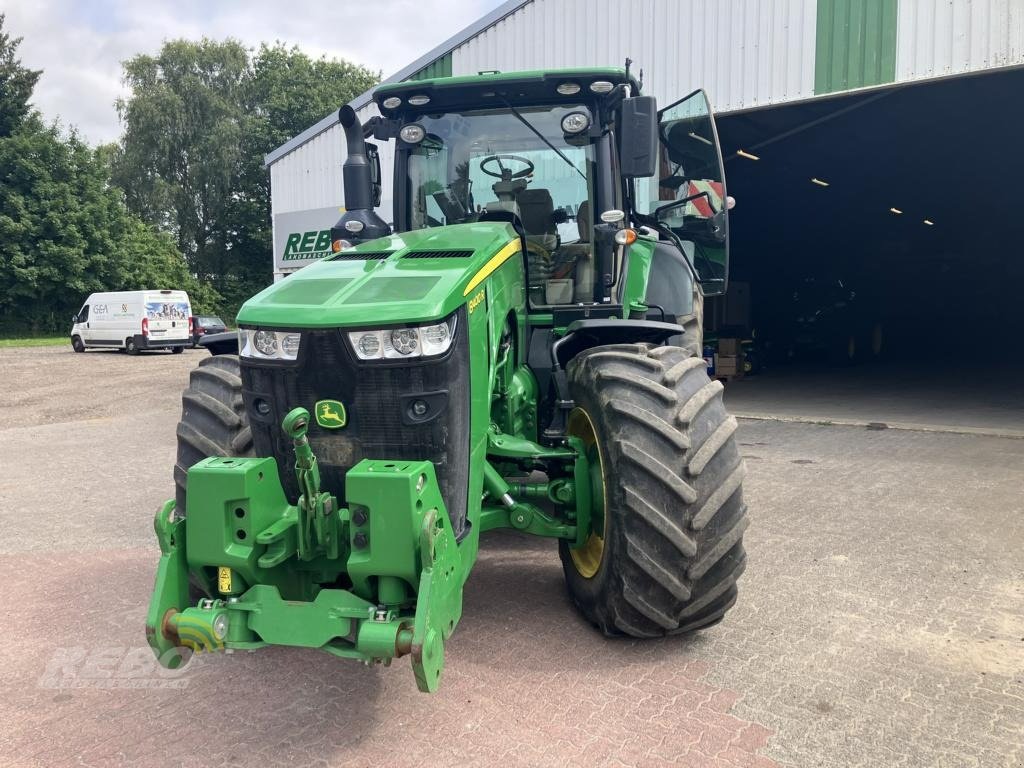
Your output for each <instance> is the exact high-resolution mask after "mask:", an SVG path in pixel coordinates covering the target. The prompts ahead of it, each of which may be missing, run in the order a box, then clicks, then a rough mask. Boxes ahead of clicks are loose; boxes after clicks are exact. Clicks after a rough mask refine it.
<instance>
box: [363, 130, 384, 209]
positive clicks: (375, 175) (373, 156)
mask: <svg viewBox="0 0 1024 768" xmlns="http://www.w3.org/2000/svg"><path fill="white" fill-rule="evenodd" d="M366 159H367V161H369V163H370V198H371V202H372V203H373V207H374V208H377V207H378V206H380V195H381V192H380V190H381V179H380V153H379V152H378V151H377V145H376V144H370V143H369V142H367V143H366Z"/></svg>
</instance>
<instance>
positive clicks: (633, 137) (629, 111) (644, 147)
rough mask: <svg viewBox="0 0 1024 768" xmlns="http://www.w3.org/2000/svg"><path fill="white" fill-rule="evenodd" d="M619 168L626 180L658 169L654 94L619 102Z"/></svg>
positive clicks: (656, 120)
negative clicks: (620, 117) (620, 118)
mask: <svg viewBox="0 0 1024 768" xmlns="http://www.w3.org/2000/svg"><path fill="white" fill-rule="evenodd" d="M619 170H620V172H621V173H622V175H623V176H624V177H626V178H627V179H646V178H648V177H650V176H653V175H654V174H655V173H657V172H658V103H657V100H656V99H655V98H654V97H653V96H635V97H634V98H631V99H623V101H622V122H621V126H620V128H619Z"/></svg>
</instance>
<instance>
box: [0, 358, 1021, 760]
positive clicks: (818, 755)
mask: <svg viewBox="0 0 1024 768" xmlns="http://www.w3.org/2000/svg"><path fill="white" fill-rule="evenodd" d="M201 354H202V353H200V352H187V353H186V354H185V355H182V356H177V357H171V356H160V357H157V356H148V357H142V358H129V357H126V356H121V355H114V354H103V353H97V354H92V353H90V354H87V355H79V356H75V355H72V354H71V353H70V351H64V350H56V349H54V350H14V351H12V350H0V367H2V368H3V370H4V371H5V381H6V384H5V387H4V389H3V390H2V391H0V414H3V416H2V421H0V440H2V442H3V445H4V451H3V458H2V461H0V601H2V604H3V606H4V614H5V621H4V628H5V630H6V631H5V632H4V638H3V643H0V690H2V691H3V696H2V697H0V721H2V722H3V724H4V726H3V728H2V729H0V765H2V766H18V767H19V768H21V767H23V766H40V768H42V767H44V766H45V767H46V768H51V767H53V766H71V765H74V766H109V765H131V766H151V765H152V766H185V765H189V766H198V765H226V766H252V765H256V764H260V765H277V764H290V765H319V766H360V767H361V766H367V765H388V766H483V765H501V766H503V768H513V767H516V766H524V767H526V766H530V767H533V766H549V765H558V766H560V767H568V766H609V767H610V766H618V767H621V766H670V765H671V766H757V767H759V768H768V767H769V766H775V765H785V766H862V765H863V766H873V767H874V766H897V765H899V766H928V767H929V768H931V767H932V766H957V767H959V766H985V767H986V768H987V767H989V766H1000V767H1003V768H1019V766H1021V765H1022V763H1024V572H1022V567H1021V552H1022V551H1024V497H1022V494H1021V490H1020V489H1021V480H1022V478H1024V440H1012V439H1004V438H998V437H991V436H981V435H965V434H947V433H933V432H920V431H901V430H884V431H875V430H867V429H863V428H854V427H841V426H828V425H820V424H798V423H780V422H773V421H746V420H745V421H742V422H741V426H740V429H739V432H738V433H737V434H738V440H739V442H740V447H741V450H742V452H743V454H744V455H745V458H746V462H747V467H748V475H747V480H746V485H745V493H746V499H747V502H748V504H749V507H750V516H751V526H750V528H749V529H748V532H747V536H746V543H747V549H748V553H749V565H748V569H747V572H746V573H745V575H744V576H743V578H742V579H741V581H740V598H739V601H738V603H737V605H736V606H735V608H734V609H733V610H732V611H731V612H730V613H729V614H728V615H727V616H726V619H725V621H724V622H723V623H722V624H720V625H718V626H716V627H714V628H712V629H710V630H708V631H705V632H702V633H700V634H698V635H697V636H695V637H693V638H690V639H678V638H677V639H667V640H662V641H656V642H633V641H610V640H607V639H605V638H603V637H601V636H599V635H598V634H596V633H595V632H594V631H593V630H592V629H591V628H590V627H589V626H588V625H587V624H586V623H585V622H583V621H582V620H581V619H580V618H579V616H578V615H577V614H576V613H575V612H574V611H573V609H572V607H571V605H570V604H569V601H568V599H567V598H566V594H565V590H564V587H563V584H562V576H561V571H560V568H559V565H558V559H557V555H556V553H555V549H554V546H553V545H552V544H551V543H550V542H547V541H540V540H532V539H530V538H526V537H520V536H515V535H511V534H493V535H489V536H488V537H487V538H486V539H485V541H484V545H483V552H482V555H481V559H480V562H479V564H478V566H477V568H476V569H475V571H474V573H473V576H472V578H471V579H470V581H469V583H468V585H467V591H466V595H465V611H464V615H463V620H462V623H461V624H460V626H459V628H458V630H457V632H456V633H455V635H454V636H453V638H452V640H451V642H450V644H449V647H448V649H447V654H448V656H447V667H446V669H445V673H444V679H443V681H442V687H441V691H440V692H439V693H438V694H436V695H433V696H426V695H423V694H420V693H418V692H417V691H416V688H415V684H414V681H413V678H412V673H411V670H410V668H409V664H408V662H407V661H405V660H399V661H397V662H396V663H395V664H394V665H392V667H391V668H366V667H363V666H361V665H358V664H354V663H345V662H342V661H339V660H335V659H332V658H330V657H328V656H326V655H325V654H319V653H315V652H301V651H295V650H289V649H283V648H276V649H268V650H264V651H260V652H256V653H253V654H234V655H231V656H213V657H211V656H205V657H199V658H197V659H195V660H193V662H192V663H191V664H190V665H189V666H188V667H186V668H185V670H184V671H183V672H182V673H179V674H176V675H168V674H167V673H164V672H161V671H160V669H159V668H158V667H156V666H155V664H154V663H153V661H152V659H151V657H150V655H149V651H148V648H147V647H146V644H145V640H144V637H143V631H142V627H143V621H144V615H145V610H146V602H147V600H148V597H149V591H150V588H151V585H152V580H153V571H154V566H155V564H156V558H157V548H156V542H155V540H154V537H153V533H152V528H151V525H152V514H153V512H154V511H155V509H156V507H157V505H158V504H159V503H160V502H161V501H162V500H163V499H164V498H165V497H167V496H168V495H170V493H171V488H172V486H171V475H170V467H171V464H172V461H173V456H174V427H175V423H176V421H177V418H178V408H179V406H178V393H179V392H180V389H181V387H182V386H183V385H184V383H185V381H186V378H187V374H188V370H189V368H190V367H191V366H192V365H193V364H194V363H195V362H196V361H197V360H198V359H199V356H200V355H201ZM763 381H765V382H768V381H769V380H768V379H764V380H763ZM746 384H749V385H750V386H751V387H754V386H755V382H754V381H753V380H751V381H750V382H747V383H746ZM746 384H745V385H744V386H746ZM757 386H760V384H757ZM735 391H739V387H737V388H735Z"/></svg>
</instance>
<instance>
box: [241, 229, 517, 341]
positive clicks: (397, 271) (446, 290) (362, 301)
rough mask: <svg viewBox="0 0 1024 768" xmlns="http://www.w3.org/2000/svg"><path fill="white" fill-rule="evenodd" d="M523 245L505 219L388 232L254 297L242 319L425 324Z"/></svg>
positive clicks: (269, 323) (319, 324)
mask: <svg viewBox="0 0 1024 768" xmlns="http://www.w3.org/2000/svg"><path fill="white" fill-rule="evenodd" d="M518 251H519V237H518V235H517V234H516V232H515V230H514V229H512V227H511V226H509V225H508V224H505V223H501V222H480V223H475V224H455V225H452V226H449V227H434V228H430V229H420V230H415V231H413V232H403V233H401V234H396V235H391V236H389V237H382V238H379V239H377V240H371V241H369V242H366V243H361V244H360V245H359V246H358V247H356V248H353V249H350V250H346V251H342V252H341V253H338V254H335V255H334V256H328V257H326V258H324V259H323V260H322V261H319V262H317V263H315V264H310V265H309V266H308V267H304V268H303V269H300V270H299V271H298V272H296V273H295V274H293V275H290V276H289V277H287V278H285V279H284V280H281V281H280V282H277V283H275V284H274V285H271V286H270V287H268V288H266V289H265V290H263V291H261V292H260V293H258V294H256V295H255V296H253V297H252V298H251V299H249V300H248V301H247V302H245V304H244V305H242V309H241V310H240V311H239V313H238V324H239V325H245V326H249V327H253V326H262V327H266V328H333V327H338V326H365V325H388V324H397V323H419V322H426V321H429V320H436V319H439V318H442V317H446V316H448V315H449V314H451V313H452V312H454V311H455V310H456V309H458V307H459V306H460V305H462V304H464V303H465V302H466V301H467V300H468V298H469V295H470V288H475V287H476V285H477V284H480V283H482V281H483V279H484V278H485V277H486V276H487V275H488V274H490V272H492V271H494V269H496V268H497V267H498V266H499V265H500V264H501V263H503V262H504V261H505V260H506V259H507V258H510V257H511V256H513V255H514V254H515V253H516V252H518Z"/></svg>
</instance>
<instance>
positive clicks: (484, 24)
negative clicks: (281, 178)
mask: <svg viewBox="0 0 1024 768" xmlns="http://www.w3.org/2000/svg"><path fill="white" fill-rule="evenodd" d="M532 2H533V0H506V2H504V3H502V4H501V5H499V6H498V7H497V8H495V9H494V10H493V11H491V12H490V13H488V14H487V15H486V16H483V17H481V18H479V19H477V20H476V21H474V22H473V23H472V24H470V25H469V26H468V27H466V28H465V29H463V30H462V31H460V32H459V33H458V34H456V35H454V36H452V37H450V38H448V39H447V40H445V41H444V42H443V43H441V44H440V45H439V46H437V47H436V48H434V49H433V50H431V51H429V52H427V53H425V54H424V55H423V56H420V57H419V58H418V59H416V61H414V62H412V63H411V64H409V65H408V66H405V67H402V69H400V70H398V71H397V72H395V74H393V75H391V77H389V78H387V79H386V80H384V81H382V82H381V83H378V84H377V85H375V86H374V87H373V88H370V89H369V90H368V91H365V92H364V93H361V94H360V95H359V96H357V97H356V98H354V99H352V101H350V102H349V105H350V106H351V107H352V109H356V110H358V109H362V108H363V107H365V106H366V105H367V104H369V103H370V102H371V101H372V97H373V92H374V91H375V90H376V89H377V87H378V86H380V85H383V84H385V83H398V82H401V81H403V80H406V79H408V78H409V77H411V76H412V75H415V74H416V73H417V72H419V71H420V70H421V69H423V68H424V67H426V66H427V65H429V64H431V63H432V62H433V61H435V60H436V59H438V58H440V57H441V56H444V55H445V54H446V53H450V52H451V51H453V50H455V49H456V48H458V47H459V46H460V45H462V44H463V43H465V42H466V41H467V40H469V39H470V38H472V37H475V36H476V35H478V34H480V33H481V32H483V31H484V30H485V29H487V28H488V27H490V26H493V25H495V24H497V23H498V22H499V21H501V20H502V19H504V18H505V17H506V16H510V15H511V14H513V13H515V12H516V11H518V10H519V9H520V8H522V7H523V6H524V5H527V4H529V3H532ZM337 122H338V113H337V111H335V112H332V113H331V114H329V115H327V117H325V118H324V119H323V120H321V121H320V122H318V123H315V124H314V125H311V126H310V127H309V128H307V129H306V130H304V131H303V132H302V133H300V134H299V135H298V136H295V137H294V138H291V139H289V140H288V141H286V142H285V143H284V144H282V145H281V146H279V147H278V148H277V149H274V150H272V151H270V152H268V153H267V154H266V155H264V156H263V163H264V164H265V165H271V164H272V163H275V162H277V160H279V159H280V158H282V157H284V156H285V155H287V154H288V153H289V152H291V151H292V150H295V149H297V148H298V147H300V146H302V145H303V144H305V143H306V142H307V141H310V140H311V139H313V138H316V137H317V136H319V135H320V134H321V133H323V132H324V131H326V130H327V129H328V128H330V127H331V126H333V125H334V124H335V123H337Z"/></svg>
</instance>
